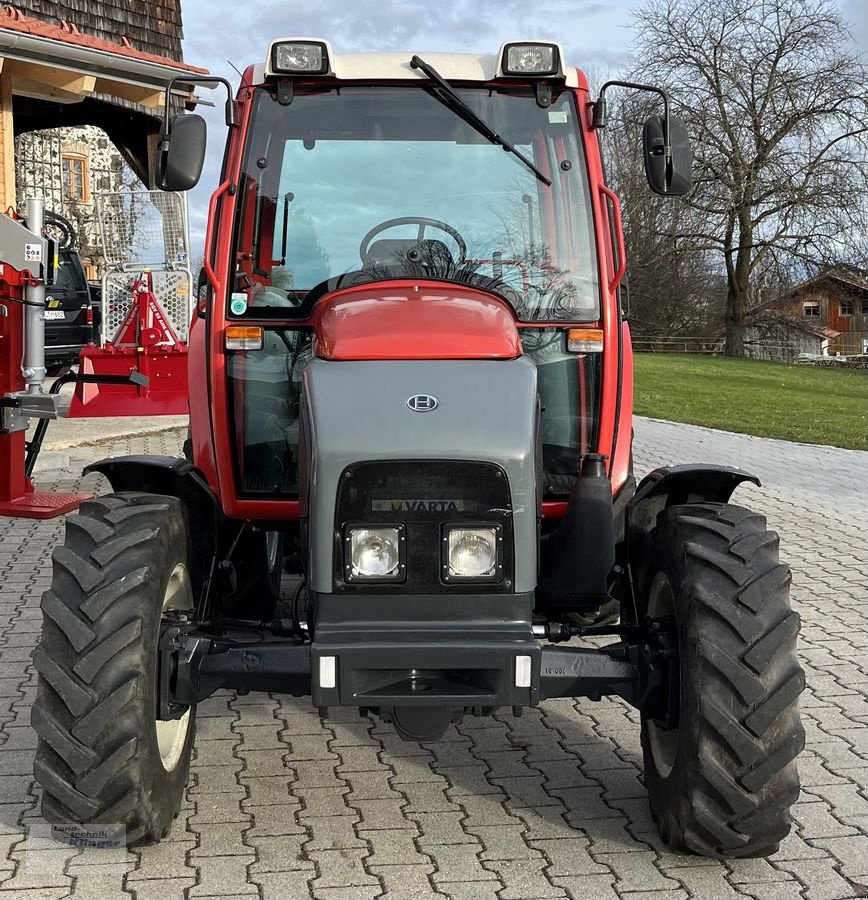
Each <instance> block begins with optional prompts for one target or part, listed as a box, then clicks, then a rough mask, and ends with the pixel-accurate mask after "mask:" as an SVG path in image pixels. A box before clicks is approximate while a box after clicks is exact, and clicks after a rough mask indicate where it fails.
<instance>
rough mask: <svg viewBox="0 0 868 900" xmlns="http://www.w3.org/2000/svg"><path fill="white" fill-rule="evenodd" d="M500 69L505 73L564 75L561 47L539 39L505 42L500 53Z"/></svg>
mask: <svg viewBox="0 0 868 900" xmlns="http://www.w3.org/2000/svg"><path fill="white" fill-rule="evenodd" d="M500 70H501V72H502V73H503V74H504V75H518V76H525V77H527V76H529V75H530V76H534V75H536V76H545V75H549V76H551V75H559V76H563V68H562V65H561V52H560V47H559V46H558V45H557V44H546V43H542V42H538V41H514V42H513V43H509V44H504V45H503V48H502V49H501V55H500Z"/></svg>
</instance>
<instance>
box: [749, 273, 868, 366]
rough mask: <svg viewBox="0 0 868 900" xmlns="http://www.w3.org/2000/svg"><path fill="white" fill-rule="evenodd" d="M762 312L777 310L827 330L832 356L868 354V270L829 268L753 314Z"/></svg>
mask: <svg viewBox="0 0 868 900" xmlns="http://www.w3.org/2000/svg"><path fill="white" fill-rule="evenodd" d="M759 313H763V314H772V313H777V314H778V315H783V316H786V317H788V318H789V319H791V320H792V321H793V322H802V323H804V324H805V325H807V326H812V327H813V328H814V329H823V330H825V331H826V332H828V340H829V343H828V354H829V355H830V356H855V355H859V354H868V272H865V271H862V270H859V269H853V268H844V267H837V268H832V269H827V270H826V271H825V272H822V273H820V274H818V275H816V276H814V277H813V278H810V279H808V280H807V281H803V282H802V283H801V284H797V285H796V286H795V287H794V288H792V289H791V290H789V291H787V292H786V293H784V294H782V295H781V296H779V297H776V298H775V299H774V300H770V301H768V302H766V303H764V304H763V305H762V306H761V307H759V308H758V309H757V310H754V311H753V312H752V315H754V316H755V315H757V314H759ZM832 333H837V336H831V335H832Z"/></svg>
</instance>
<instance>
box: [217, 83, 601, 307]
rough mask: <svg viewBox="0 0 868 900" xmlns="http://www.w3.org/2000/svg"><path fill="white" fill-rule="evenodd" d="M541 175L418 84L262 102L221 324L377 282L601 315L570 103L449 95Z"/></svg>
mask: <svg viewBox="0 0 868 900" xmlns="http://www.w3.org/2000/svg"><path fill="white" fill-rule="evenodd" d="M457 90H458V93H459V94H460V95H461V98H462V99H463V100H464V102H465V103H467V104H468V105H469V106H470V107H471V108H472V109H473V110H474V112H476V113H477V114H478V115H479V116H481V117H482V118H483V119H484V121H485V123H486V124H487V125H489V126H490V127H491V129H492V130H493V131H495V132H497V133H498V134H500V135H502V136H503V138H505V139H506V140H507V141H509V142H511V143H512V144H514V145H515V147H516V149H517V150H519V151H520V152H521V153H522V154H523V155H524V156H526V157H527V159H528V160H529V161H532V163H533V166H535V167H536V169H537V170H538V171H539V173H541V174H542V175H543V176H544V178H545V180H550V181H551V182H552V183H551V185H550V186H549V185H547V184H546V183H545V180H543V179H541V178H540V177H539V174H538V173H535V172H534V171H533V169H531V168H530V167H528V166H527V165H526V164H525V163H524V162H522V160H521V159H519V158H518V157H517V156H516V155H514V154H512V153H507V152H504V149H503V147H501V146H497V145H496V144H493V143H491V142H490V141H489V140H488V139H487V138H486V137H485V136H484V135H483V134H481V133H480V131H479V130H478V129H477V128H474V127H473V126H472V125H471V124H469V123H468V122H467V121H465V120H464V119H463V118H461V117H460V116H459V115H458V114H456V112H455V111H454V110H453V109H449V108H448V107H446V106H444V105H443V104H442V103H441V102H440V101H438V100H437V99H436V98H435V97H434V96H432V95H431V93H430V89H429V88H428V87H426V86H424V85H416V84H413V85H406V86H374V87H372V86H364V87H363V86H352V87H340V88H334V87H332V88H326V89H308V88H304V89H302V88H297V89H296V91H295V94H294V96H293V98H292V102H291V103H290V104H288V105H281V104H280V102H278V100H277V99H276V97H275V95H274V94H273V93H272V92H271V91H270V90H268V89H259V90H258V92H257V97H256V99H255V101H254V110H253V119H252V122H253V124H252V125H251V131H250V134H249V136H248V142H247V147H246V151H245V158H244V163H243V174H242V179H241V183H240V189H241V198H240V202H239V206H238V218H237V221H236V230H235V236H236V237H235V240H236V245H235V265H236V270H235V279H234V284H233V291H232V296H231V298H230V313H231V314H232V315H235V316H242V315H255V316H270V317H279V318H298V317H303V316H306V315H307V314H308V313H309V311H310V307H311V304H312V303H313V302H314V301H315V300H316V299H317V298H318V297H320V296H322V295H323V294H325V293H326V292H328V291H331V290H336V289H338V288H340V287H344V286H348V285H351V284H357V283H364V282H366V281H373V280H380V279H389V278H408V277H410V278H422V277H424V278H435V279H445V280H450V281H460V282H465V283H468V284H470V285H475V286H478V287H481V288H482V289H484V290H488V291H491V292H494V293H497V294H499V295H500V296H502V297H504V298H505V299H506V300H508V301H509V302H510V303H511V304H512V305H513V307H514V308H515V310H516V312H517V315H518V317H519V318H520V319H524V320H528V321H530V320H539V319H555V320H569V321H588V320H593V319H596V318H598V316H599V292H600V291H599V281H598V276H597V261H596V251H595V246H594V238H593V235H594V229H593V220H592V213H591V205H590V200H589V192H588V180H587V168H586V165H585V160H584V154H583V150H582V145H581V139H580V132H579V128H578V123H577V110H576V106H575V102H574V98H573V95H572V93H571V92H570V91H568V90H563V91H561V92H558V91H555V92H554V96H553V98H552V103H551V105H550V106H548V107H541V106H540V105H539V104H538V103H537V100H536V95H535V93H534V92H533V91H532V90H530V89H526V88H509V89H506V88H505V89H498V90H492V89H487V88H479V87H474V88H458V89H457Z"/></svg>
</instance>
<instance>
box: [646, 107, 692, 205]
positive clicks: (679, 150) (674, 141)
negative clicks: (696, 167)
mask: <svg viewBox="0 0 868 900" xmlns="http://www.w3.org/2000/svg"><path fill="white" fill-rule="evenodd" d="M664 121H665V120H664V118H663V116H652V117H651V118H650V119H648V121H647V122H645V127H644V129H643V130H642V145H643V155H644V157H645V175H646V176H647V178H648V184H649V186H650V187H651V190H652V191H654V193H655V194H665V195H666V196H668V197H681V196H683V195H684V194H686V193H687V192H688V191H689V190H690V188H691V187H692V186H693V151H692V150H691V149H690V137H689V135H688V134H687V127H686V126H685V124H684V122H683V121H682V120H681V119H679V118H678V116H671V117H670V119H669V145H670V149H671V151H672V161H671V164H670V165H668V166H667V165H666V158H665V156H664V150H663V148H664V146H665V141H664Z"/></svg>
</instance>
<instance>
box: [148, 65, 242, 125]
mask: <svg viewBox="0 0 868 900" xmlns="http://www.w3.org/2000/svg"><path fill="white" fill-rule="evenodd" d="M177 84H189V85H197V84H198V85H202V86H204V87H208V86H216V85H218V84H222V85H223V86H224V87H225V88H226V124H227V125H229V126H230V127H231V126H233V125H237V124H238V123H237V122H236V121H235V104H234V102H233V99H232V85H231V84H230V83H229V82H228V81H227V80H226V79H225V78H221V77H220V76H218V75H200V76H197V77H193V78H190V77H188V76H187V75H178V76H176V77H175V78H173V79H172V80H171V81H170V82H169V83H168V84H167V85H166V100H165V103H164V104H163V134H164V135H168V134H169V112H170V108H171V99H172V93H173V92H174V90H175V85H177Z"/></svg>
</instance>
